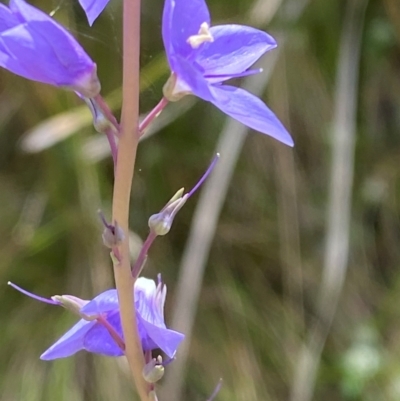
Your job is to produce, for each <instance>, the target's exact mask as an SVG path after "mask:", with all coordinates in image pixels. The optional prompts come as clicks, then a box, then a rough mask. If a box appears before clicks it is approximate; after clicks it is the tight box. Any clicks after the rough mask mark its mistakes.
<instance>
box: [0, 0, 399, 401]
mask: <svg viewBox="0 0 400 401" xmlns="http://www.w3.org/2000/svg"><path fill="white" fill-rule="evenodd" d="M34 4H35V5H38V6H40V7H42V8H43V9H45V10H46V11H48V12H50V11H51V10H53V9H55V8H57V7H59V9H58V11H57V12H56V14H55V17H56V18H58V19H59V20H60V21H62V22H64V23H67V24H68V25H69V26H70V27H71V30H72V32H74V33H75V34H76V35H77V36H78V37H79V39H80V40H81V41H82V43H83V45H84V47H85V48H86V49H87V50H88V52H89V53H90V54H91V55H92V57H93V58H94V59H95V60H96V62H97V64H98V66H99V75H100V78H101V80H102V83H103V89H104V90H103V93H104V94H105V95H106V96H107V94H110V93H112V92H113V91H115V90H118V89H119V85H120V80H121V74H120V66H121V50H120V44H119V43H120V26H121V23H120V10H121V7H120V3H119V2H118V1H117V0H112V1H111V3H110V6H109V8H108V9H107V11H106V12H105V13H104V15H103V16H102V17H101V18H100V19H99V21H98V22H97V23H96V24H95V26H94V27H93V29H89V27H88V26H87V24H86V22H85V19H84V15H83V13H82V12H81V10H80V9H79V7H78V6H77V5H75V4H74V5H71V4H69V3H68V2H66V1H61V2H59V1H54V0H53V1H52V2H49V1H44V0H43V1H40V2H35V3H34ZM345 4H346V1H344V0H342V1H338V0H325V1H323V2H321V1H319V2H318V1H311V2H310V3H309V4H308V6H307V7H306V8H305V10H304V13H303V14H302V16H301V18H300V19H299V20H298V21H296V22H294V23H291V24H288V23H287V22H286V20H285V19H284V18H283V16H282V15H283V13H282V12H281V11H280V10H278V12H277V14H276V16H275V17H274V18H273V20H272V21H270V23H269V25H268V26H267V27H264V28H265V29H267V30H268V32H271V33H277V34H279V33H280V32H283V33H284V34H285V35H286V37H287V39H286V42H285V45H284V47H283V49H282V52H281V54H280V58H279V60H278V64H277V66H276V68H275V70H274V72H273V75H272V77H271V80H270V85H269V86H268V89H267V91H266V93H265V95H264V100H265V101H267V103H268V104H269V105H270V106H271V107H272V108H273V109H274V110H275V111H276V112H277V113H278V114H279V115H280V117H281V118H282V119H283V121H284V122H285V124H286V125H287V126H288V127H289V128H290V131H291V133H292V134H293V137H294V139H295V142H296V147H295V148H294V150H293V152H294V153H293V154H294V162H295V166H294V171H284V170H282V168H281V167H280V165H279V163H277V158H278V157H279V152H286V150H282V148H281V147H280V146H278V145H276V144H275V143H274V142H273V140H271V139H270V138H267V137H264V136H263V135H261V134H256V133H253V134H252V135H250V136H249V137H248V139H247V141H246V143H245V146H244V149H243V152H242V154H241V157H240V160H239V162H238V166H237V169H236V171H235V174H234V177H233V180H232V183H231V186H230V190H229V194H228V196H227V199H226V203H225V206H224V210H223V213H222V216H221V219H220V222H219V225H218V230H217V235H216V238H215V240H214V244H213V248H212V252H211V255H210V260H209V262H208V265H207V270H206V276H205V282H204V286H203V289H202V293H201V300H200V303H199V308H198V314H197V317H196V325H195V331H194V338H193V340H192V345H191V350H190V363H189V366H188V372H187V380H186V384H185V398H184V399H186V400H189V399H190V400H205V399H206V398H207V397H208V395H209V394H210V393H211V391H212V388H213V386H214V385H215V383H216V382H217V381H218V379H219V377H223V378H224V386H223V388H222V390H221V392H220V394H219V396H218V400H221V401H225V400H230V401H236V400H237V401H253V400H254V401H255V400H257V401H259V400H286V399H288V395H289V393H290V388H291V385H292V379H293V369H294V365H295V364H296V357H297V355H298V353H299V350H300V349H301V346H302V343H303V340H304V339H305V333H306V330H307V328H308V327H310V325H311V324H312V323H313V321H314V319H315V314H316V310H315V306H316V294H317V292H318V288H319V285H320V278H321V266H322V259H323V257H322V255H323V245H324V244H323V241H324V233H325V229H326V225H325V214H326V206H327V188H328V172H329V166H330V159H329V150H330V143H331V137H330V132H331V131H330V128H331V126H330V124H331V122H332V100H333V96H334V91H335V74H336V67H337V58H338V47H339V38H340V35H341V29H342V26H343V18H344V8H345ZM162 5H163V4H162V1H161V0H147V1H146V2H143V18H142V21H143V25H142V49H143V51H142V59H141V61H142V67H143V69H142V71H144V73H143V75H142V82H143V91H142V97H141V112H146V111H147V110H148V109H149V108H150V107H152V106H153V105H154V104H155V103H156V102H157V101H158V100H159V97H160V95H161V86H162V83H163V78H165V77H166V74H167V71H166V69H165V67H163V66H162V65H160V66H159V67H157V68H156V70H155V72H154V70H153V72H151V73H149V72H146V71H148V70H146V66H147V67H148V66H149V65H151V63H152V61H153V60H154V59H156V58H158V57H162V51H163V50H162V41H161V37H160V36H159V35H157V34H155V32H156V31H157V32H160V28H161V26H160V24H161V13H162ZM261 5H263V6H265V7H266V6H268V5H270V1H269V0H262V1H261ZM209 6H210V8H211V12H212V15H213V21H214V23H233V22H236V23H246V22H248V20H247V16H248V15H250V14H251V9H252V7H254V6H255V2H254V1H245V0H235V1H231V2H229V3H228V2H225V1H223V0H210V1H209ZM399 27H400V5H399V2H398V1H397V0H384V1H383V2H381V1H378V0H370V2H369V5H368V8H367V14H366V20H365V25H364V31H363V38H362V49H361V65H360V74H361V75H360V85H359V93H358V112H357V121H358V125H357V147H356V165H355V182H354V188H353V212H352V221H351V223H352V224H351V248H350V249H351V250H350V262H349V271H348V276H347V279H346V283H345V288H344V293H343V295H342V298H341V300H340V304H339V309H338V313H337V316H336V318H335V321H334V324H333V327H332V329H331V332H330V335H329V337H328V341H327V344H326V347H325V350H324V352H323V355H322V362H321V365H320V368H319V371H318V375H317V383H316V388H315V399H316V400H324V401H329V400H334V401H337V400H346V401H347V400H367V401H368V400H372V399H373V400H385V401H386V400H393V401H397V400H398V399H399V398H400V370H399V366H400V365H399V362H398V361H399V359H400V341H399V338H400V335H399V334H400V324H399V318H398V316H399V314H400V307H399V306H398V305H399V304H398V303H397V301H398V298H399V296H400V295H399V294H400V276H399V273H398V271H399V262H400V247H399V239H400V224H399V221H400V220H399V208H400V204H399V193H400V185H399V179H400V174H399V171H400V168H399V167H400V163H399V155H400V136H399V135H398V133H399V132H400V118H399V116H400V100H399V99H400V97H399V93H400V74H399V65H400V33H399V32H400V29H399ZM266 57H268V56H266ZM184 101H185V99H183V100H182V102H184ZM117 103H118V102H117ZM117 103H116V104H115V110H116V112H118V104H117ZM79 105H80V103H79V101H78V100H77V99H76V98H75V97H74V96H73V95H72V94H71V93H66V92H62V91H59V90H56V89H54V88H50V87H47V86H45V85H40V84H36V83H32V82H28V81H25V80H23V79H22V78H19V77H16V76H12V75H11V74H10V73H8V72H7V71H4V70H1V71H0V121H1V124H0V222H1V224H0V255H1V257H0V322H1V323H0V325H1V326H0V327H1V330H0V360H1V361H2V363H0V400H1V401H10V400H24V401H26V400H27V401H38V400H44V401H46V400H57V401H58V400H60V401H61V400H71V399H74V400H85V401H89V400H93V401H94V400H96V401H97V400H100V401H102V400H104V401H106V400H111V399H118V400H121V401H124V400H130V399H132V398H133V393H132V390H131V387H130V383H129V379H128V377H127V376H126V375H125V373H124V367H123V362H122V361H117V360H114V359H107V358H103V357H100V356H93V355H88V354H84V353H81V354H79V355H77V356H76V357H74V358H69V359H65V360H59V361H56V362H51V363H49V362H43V361H40V360H39V356H40V354H41V353H42V352H43V351H44V350H45V349H46V348H47V347H48V346H49V345H50V344H52V343H53V342H54V341H55V340H56V339H57V338H58V337H59V336H60V335H61V334H62V333H63V330H65V329H66V328H67V327H68V326H69V325H70V324H72V323H73V322H74V317H72V316H70V315H68V313H67V312H65V311H63V310H61V309H58V308H52V307H51V306H48V305H42V304H40V303H37V302H34V301H33V300H30V299H27V298H24V297H23V296H22V295H20V294H18V293H16V292H14V291H13V290H12V289H10V288H9V287H7V286H6V283H7V281H9V280H10V281H14V282H16V283H18V284H19V285H21V286H23V287H25V288H27V289H29V290H31V291H33V292H36V293H38V294H41V295H43V296H50V295H54V294H64V293H67V294H74V295H77V296H81V297H83V298H90V297H92V296H93V295H94V294H96V293H98V292H99V291H101V290H104V289H106V288H108V287H110V286H112V274H111V267H110V264H109V261H108V256H107V251H106V250H104V249H103V247H102V244H101V238H100V233H101V226H100V224H99V221H98V218H97V215H96V211H97V209H98V208H101V209H103V210H104V211H105V212H106V213H107V212H108V210H109V207H110V202H111V199H110V196H111V189H112V166H111V162H110V160H109V159H107V160H102V161H100V162H98V163H96V164H93V163H92V162H91V161H88V160H87V159H85V158H84V157H83V153H82V148H83V146H84V145H85V143H86V142H87V139H88V138H92V137H93V136H94V135H95V134H94V132H93V129H92V128H91V127H90V126H84V127H82V129H80V130H79V132H77V133H76V134H75V135H72V136H70V137H69V138H67V139H66V140H64V141H61V142H59V143H57V144H56V145H54V146H53V147H51V148H49V149H46V150H44V151H43V152H40V153H37V154H26V153H24V152H22V151H21V147H20V139H21V137H22V134H23V133H24V132H26V131H28V130H30V129H31V128H32V127H34V126H36V125H37V124H39V123H40V122H42V121H43V120H44V119H47V118H49V117H51V116H54V115H57V114H58V113H62V112H65V111H66V110H69V109H73V108H75V107H77V106H79ZM72 118H73V117H72ZM224 118H225V117H224V116H223V115H221V113H219V112H218V111H217V110H216V109H214V108H213V107H212V106H211V105H209V104H205V103H200V102H198V103H197V104H196V105H195V106H194V107H193V108H191V109H190V110H189V111H188V112H187V113H186V114H184V115H183V116H181V117H179V118H178V119H177V120H176V121H174V122H173V123H171V124H170V125H169V126H168V127H166V128H164V129H163V130H162V131H160V132H159V133H158V134H157V135H154V136H152V137H151V138H149V139H147V140H146V141H144V142H143V143H142V144H141V145H140V148H139V154H138V159H137V172H136V176H135V180H134V190H133V194H132V214H131V227H132V229H133V230H134V231H135V232H136V233H137V234H139V235H140V236H141V237H144V236H145V235H146V232H147V219H148V217H149V215H150V214H152V213H154V212H155V211H158V210H159V209H160V208H161V207H162V206H163V204H164V203H165V201H166V200H168V199H169V198H170V196H171V195H172V194H173V193H175V191H176V190H177V189H179V188H180V187H182V186H184V187H186V188H189V187H190V186H191V185H192V184H193V183H194V182H196V180H197V178H198V176H199V175H200V174H201V173H202V171H203V170H204V168H205V167H206V166H207V163H208V162H209V160H210V157H211V156H212V154H213V152H214V147H215V144H216V142H217V139H218V134H219V132H220V129H221V127H222V124H223V122H224ZM219 150H220V152H223V149H219ZM287 174H293V176H294V180H295V183H296V189H297V200H296V206H297V213H296V219H297V221H298V226H299V235H300V242H299V245H300V251H299V255H297V256H298V258H299V260H300V261H301V273H302V274H301V277H300V278H298V277H297V276H296V280H295V282H294V289H295V291H294V292H293V291H290V288H288V286H287V283H288V280H290V279H291V275H292V274H295V273H294V272H296V271H298V267H299V266H285V263H284V261H283V260H282V254H281V251H280V249H281V247H282V246H283V245H282V236H281V235H280V234H279V233H280V230H281V228H282V216H281V214H280V213H282V204H281V200H280V196H281V194H280V192H279V191H280V189H279V188H280V186H279V182H280V181H279V180H282V179H285V177H286V176H287ZM196 200H197V197H194V198H193V199H191V201H190V202H189V203H188V204H187V205H186V206H185V208H184V209H183V210H182V211H181V212H180V214H179V216H178V217H177V219H176V221H175V223H174V227H173V230H172V231H171V233H170V234H169V235H168V236H167V237H165V238H161V239H159V240H158V242H157V243H156V244H155V245H154V248H153V249H152V252H151V255H150V260H149V263H148V266H147V267H146V272H145V274H146V275H148V276H152V277H155V275H156V273H158V272H159V271H161V272H162V273H163V276H164V279H165V281H166V283H167V285H168V289H169V299H168V300H167V307H166V309H167V310H166V316H167V320H168V317H169V316H171V310H170V307H171V305H172V299H173V297H174V283H175V282H176V280H177V278H178V275H179V271H178V266H179V261H180V257H181V254H182V251H183V248H184V245H185V241H186V237H187V233H188V229H189V227H190V223H191V216H192V214H193V210H194V208H195V206H196ZM301 294H302V295H301ZM365 333H367V334H365ZM360 350H361V351H360ZM360 355H361V356H360ZM366 357H368V358H370V359H368V358H367V359H366ZM363 358H364V359H363ZM365 366H367V367H368V368H369V369H366V368H365ZM117 367H120V368H117ZM160 401H162V400H160Z"/></svg>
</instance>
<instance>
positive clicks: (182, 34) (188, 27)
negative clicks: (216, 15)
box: [162, 0, 210, 66]
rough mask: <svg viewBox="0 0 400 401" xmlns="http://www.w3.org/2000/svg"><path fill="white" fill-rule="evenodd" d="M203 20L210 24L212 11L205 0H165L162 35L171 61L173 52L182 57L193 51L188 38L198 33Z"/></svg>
mask: <svg viewBox="0 0 400 401" xmlns="http://www.w3.org/2000/svg"><path fill="white" fill-rule="evenodd" d="M203 22H207V24H209V25H210V13H209V11H208V7H207V4H206V2H205V1H204V0H165V4H164V13H163V30H162V36H163V40H164V45H165V49H166V51H167V56H168V60H169V61H170V56H171V52H174V53H175V54H179V55H180V56H181V57H187V56H188V55H189V54H190V53H191V51H192V50H193V49H192V48H191V46H190V45H189V44H188V43H187V39H188V38H189V36H192V35H197V34H198V32H199V29H200V25H201V24H202V23H203ZM171 66H172V65H171Z"/></svg>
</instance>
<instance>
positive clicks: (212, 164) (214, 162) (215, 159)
mask: <svg viewBox="0 0 400 401" xmlns="http://www.w3.org/2000/svg"><path fill="white" fill-rule="evenodd" d="M219 156H220V154H219V153H217V154H216V155H215V157H214V159H213V161H212V162H211V164H210V166H209V167H208V169H207V171H206V172H205V173H204V174H203V176H202V177H201V178H200V180H199V182H198V183H197V184H196V185H195V186H194V187H193V188H192V190H191V191H190V192H189V193H188V194H187V197H188V198H190V197H191V196H192V195H193V194H194V193H195V192H196V191H197V190H198V189H199V187H200V186H201V184H202V183H203V182H204V181H205V180H206V179H207V177H208V176H209V175H210V174H211V171H212V170H213V169H214V167H215V164H216V163H217V161H218V160H219Z"/></svg>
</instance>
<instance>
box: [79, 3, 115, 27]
mask: <svg viewBox="0 0 400 401" xmlns="http://www.w3.org/2000/svg"><path fill="white" fill-rule="evenodd" d="M109 1H110V0H79V4H80V5H81V6H82V8H83V9H84V11H85V13H86V17H87V19H88V21H89V25H90V26H92V25H93V22H94V21H95V20H96V18H97V17H98V16H99V15H100V13H101V12H102V11H103V10H104V8H105V7H106V5H107V4H108V2H109Z"/></svg>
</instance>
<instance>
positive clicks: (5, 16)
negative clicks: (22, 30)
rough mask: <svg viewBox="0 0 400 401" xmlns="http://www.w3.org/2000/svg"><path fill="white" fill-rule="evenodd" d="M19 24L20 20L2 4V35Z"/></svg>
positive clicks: (0, 15) (0, 8)
mask: <svg viewBox="0 0 400 401" xmlns="http://www.w3.org/2000/svg"><path fill="white" fill-rule="evenodd" d="M18 24H19V21H18V19H17V18H16V17H15V16H14V15H13V13H12V12H11V11H10V9H9V8H8V7H6V6H5V5H4V4H2V3H0V33H1V32H3V31H5V30H6V29H10V28H12V27H14V26H15V25H18Z"/></svg>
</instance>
